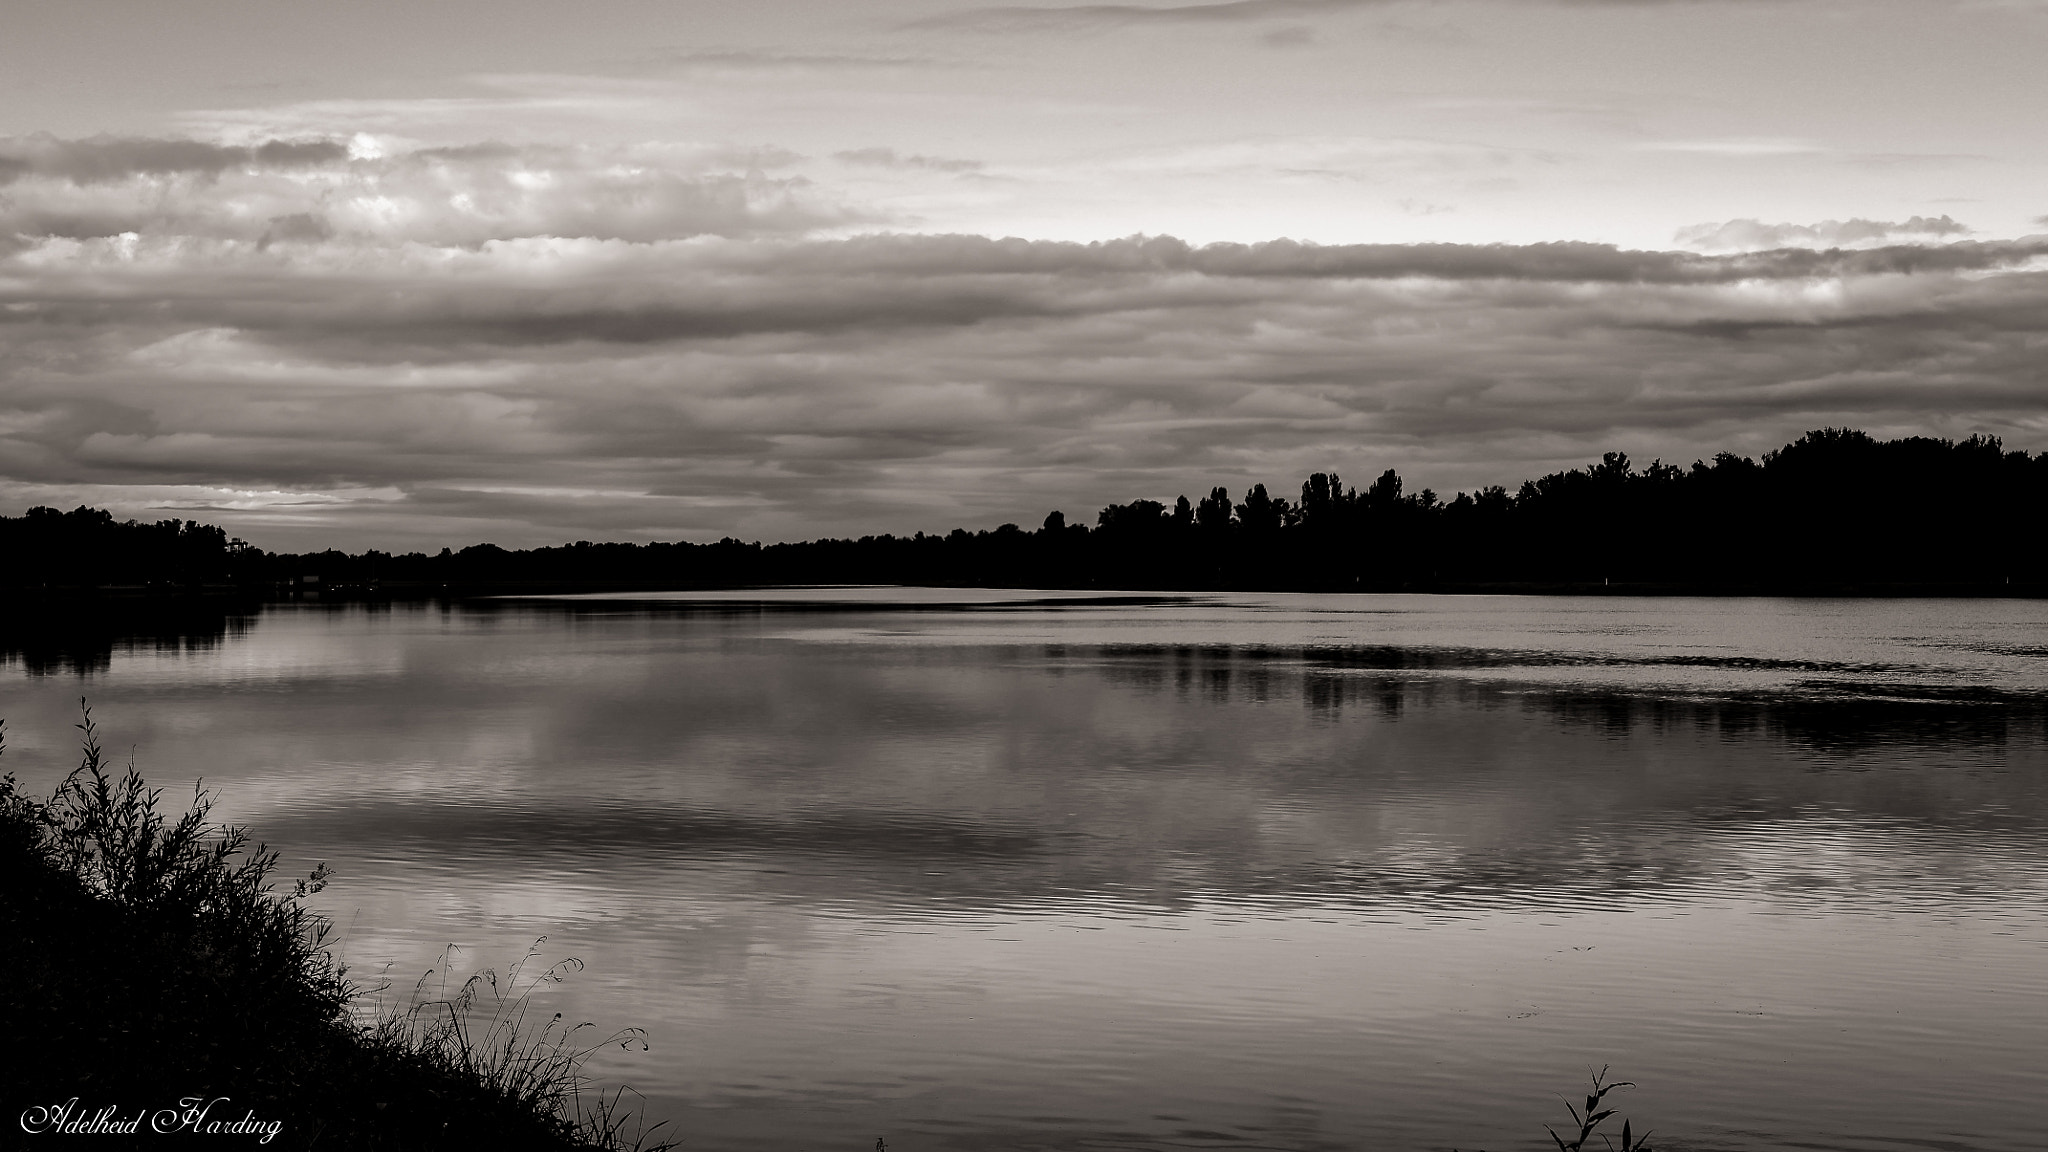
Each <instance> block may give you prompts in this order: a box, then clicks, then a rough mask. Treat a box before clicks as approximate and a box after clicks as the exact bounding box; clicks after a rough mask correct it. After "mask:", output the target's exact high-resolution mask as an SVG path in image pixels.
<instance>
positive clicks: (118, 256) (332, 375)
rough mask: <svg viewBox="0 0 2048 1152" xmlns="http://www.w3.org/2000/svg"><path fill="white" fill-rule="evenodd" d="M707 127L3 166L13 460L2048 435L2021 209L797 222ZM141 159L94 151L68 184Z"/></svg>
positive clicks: (1182, 480)
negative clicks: (1973, 224) (2007, 236)
mask: <svg viewBox="0 0 2048 1152" xmlns="http://www.w3.org/2000/svg"><path fill="white" fill-rule="evenodd" d="M723 162H724V161H722V160H720V159H718V158H716V157H710V156H709V154H708V153H704V152H690V153H683V152H664V153H651V152H650V153H639V154H633V155H623V154H619V155H615V154H611V153H586V152H581V151H577V150H573V149H569V150H564V149H554V150H546V149H530V148H523V147H513V146H492V147H488V148H478V149H470V150H445V149H444V150H437V151H435V152H433V153H427V154H398V155H393V156H389V157H375V158H371V157H359V158H357V159H355V160H350V161H348V162H347V163H346V164H340V165H336V166H335V171H334V172H333V173H324V170H323V173H324V174H323V178H321V179H306V178H303V175H302V177H301V178H299V179H294V180H276V179H272V178H269V177H265V176H263V175H261V174H260V173H259V174H255V175H251V174H248V173H239V174H238V173H237V172H236V171H235V170H232V169H223V170H222V174H221V175H220V176H219V177H218V178H217V179H216V178H209V180H208V181H207V182H205V183H203V184H200V183H191V184H177V185H176V186H175V187H171V188H169V189H168V190H165V189H162V188H159V189H157V190H156V194H155V196H154V199H153V200H152V201H151V203H150V210H149V211H147V212H141V211H140V210H139V209H138V210H137V215H136V217H135V218H136V219H137V220H138V221H139V222H140V223H141V225H142V226H141V227H139V228H131V229H125V230H123V231H121V232H118V233H112V234H109V233H100V234H71V235H61V234H55V233H54V230H52V229H48V228H46V227H44V228H43V230H42V231H40V232H39V231H38V228H39V227H42V226H43V225H44V224H45V223H46V217H47V214H48V213H49V211H50V208H51V205H53V204H58V203H62V204H66V205H68V206H70V207H71V208H72V210H73V211H74V212H80V213H83V212H84V211H85V210H86V209H89V208H92V207H93V203H91V202H89V201H90V199H91V198H90V197H88V196H73V197H71V198H69V199H64V200H38V199H37V196H38V195H39V190H42V189H43V188H44V187H45V185H47V184H48V183H49V180H50V178H47V177H43V176H36V177H33V178H30V179H25V180H19V181H17V182H16V184H15V185H14V186H13V190H11V191H10V193H9V197H8V199H7V200H6V201H5V202H4V206H0V235H6V234H19V233H27V234H28V235H26V237H25V238H22V239H18V240H16V241H15V245H16V246H15V247H14V248H13V249H12V250H11V251H7V252H5V253H4V254H0V497H4V498H6V499H7V500H8V501H9V502H11V503H17V504H26V503H36V502H41V503H63V502H67V501H69V502H72V503H76V502H83V501H88V500H90V501H93V502H100V503H109V504H114V505H115V506H116V507H117V508H120V509H121V510H122V511H123V512H124V513H125V514H144V515H146V514H149V509H152V508H166V507H176V508H180V509H194V508H201V509H211V510H212V512H211V513H210V514H209V516H208V518H211V519H215V520H219V521H224V522H226V523H228V524H229V525H230V526H231V527H232V528H233V529H234V530H235V531H237V532H239V533H240V534H243V535H245V536H249V537H251V538H253V539H257V540H258V541H259V542H267V543H269V545H270V546H282V545H284V544H293V545H301V544H303V545H322V546H324V545H325V544H326V543H330V542H337V541H339V542H343V543H348V544H350V545H351V546H361V545H362V544H368V543H376V544H380V545H386V546H388V545H392V544H407V543H411V544H419V545H432V546H436V547H438V546H439V544H440V543H454V544H460V543H463V542H464V541H466V540H474V539H481V538H489V539H494V540H496V541H498V542H500V543H504V544H516V543H535V542H547V541H553V540H559V539H574V538H577V537H586V538H590V537H597V536H613V537H636V538H647V537H661V538H673V537H676V536H685V535H686V536H692V537H705V536H710V537H715V536H719V535H725V534H734V535H743V536H748V537H769V538H777V537H781V538H788V537H803V536H813V535H818V534H821V533H827V532H833V533H845V532H855V533H858V532H869V531H909V530H914V529H926V530H935V529H943V528H949V527H951V526H953V525H956V524H970V525H994V524H997V523H1001V522H1003V521H1016V522H1020V523H1026V522H1035V521H1036V520H1037V519H1038V518H1039V517H1042V516H1043V515H1044V512H1045V510H1046V509H1048V508H1052V507H1064V508H1065V509H1066V510H1067V511H1068V513H1069V514H1070V515H1075V516H1080V517H1083V518H1086V517H1088V515H1089V513H1090V512H1091V510H1092V509H1093V508H1095V507H1099V506H1100V505H1101V504H1103V503H1107V502H1109V501H1111V500H1128V499H1132V498H1135V497H1139V496H1147V497H1152V498H1165V499H1171V498H1172V497H1173V496H1174V495H1177V494H1179V493H1182V492H1190V493H1197V494H1198V493H1200V492H1203V491H1206V490H1207V488H1208V487H1209V486H1210V485H1212V484H1219V483H1220V484H1227V485H1230V486H1231V487H1232V488H1233V489H1241V488H1243V487H1246V486H1248V485H1249V483H1251V482H1253V481H1258V482H1264V483H1268V484H1278V485H1281V486H1283V487H1284V486H1286V485H1288V484H1291V483H1293V482H1295V481H1297V480H1299V478H1300V477H1301V476H1302V475H1305V474H1306V473H1307V472H1309V471H1311V470H1324V469H1330V468H1336V469H1338V470H1339V471H1341V472H1343V473H1344V474H1346V475H1348V476H1353V477H1356V476H1362V475H1370V474H1373V473H1375V472H1376V471H1377V470H1378V469H1380V468H1384V467H1389V466H1396V467H1400V468H1401V469H1402V470H1403V472H1404V473H1405V474H1406V475H1408V476H1409V477H1410V478H1411V482H1413V483H1415V484H1416V485H1417V486H1420V485H1421V484H1424V483H1427V484H1431V485H1433V486H1435V487H1437V488H1438V489H1439V490H1449V489H1454V488H1456V487H1469V486H1474V485H1477V484H1481V483H1514V482H1517V481H1519V480H1520V479H1522V478H1523V477H1525V476H1527V475H1531V474H1534V473H1539V472H1542V471H1548V470H1550V469H1552V468H1555V467H1560V466H1568V465H1574V464H1578V463H1583V462H1584V461H1585V460H1587V459H1590V458H1593V457H1596V456H1597V455H1598V453H1599V452H1601V451H1603V450H1609V449H1614V448H1620V449H1623V450H1626V451H1629V452H1630V453H1631V454H1632V455H1634V456H1637V457H1638V458H1640V459H1643V460H1648V459H1650V458H1652V457H1655V456H1663V457H1665V458H1667V459H1672V458H1676V459H1679V460H1681V462H1684V461H1689V460H1690V459H1692V458H1693V457H1694V456H1696V455H1702V454H1710V453H1712V452H1713V451H1715V450H1718V449H1720V448H1724V447H1727V448H1735V449H1737V450H1740V451H1749V452H1756V451H1761V450H1763V449H1767V448H1770V447H1773V446H1775V445H1776V444H1778V443H1782V442H1783V440H1784V439H1786V438H1789V437H1791V436H1795V435H1797V434H1798V433H1799V432H1801V431H1803V430H1804V429H1806V428H1810V427H1817V426H1820V425H1824V424H1850V425H1857V426H1862V427H1866V428H1869V429H1870V430H1872V431H1874V432H1878V433H1890V434H1897V433H1902V432H1932V433H1936V434H1943V435H1966V434H1968V433H1970V432H1973V431H1986V432H1991V433H1995V434H1999V435H2003V436H2006V437H2007V438H2008V439H2009V440H2012V441H2013V442H2014V443H2015V445H2016V446H2025V447H2029V448H2048V443H2044V442H2042V441H2041V437H2042V434H2043V430H2044V429H2048V376H2044V372H2048V369H2044V367H2043V365H2042V362H2041V358H2040V356H2039V342H2040V338H2041V331H2042V323H2043V322H2042V319H2041V318H2042V317H2043V316H2044V315H2048V237H2037V238H2032V239H2028V240H2023V241H1990V240H1975V241H1960V242H1950V243H1916V244H1888V245H1883V246H1877V247H1866V248H1826V249H1821V248H1811V247H1781V248H1774V249H1771V250H1767V251H1756V252H1735V253H1730V254H1723V255H1712V254H1701V253H1697V252H1651V251H1630V250H1626V249H1620V248H1616V247H1613V246H1610V245H1601V244H1587V243H1550V244H1530V245H1450V244H1419V245H1386V244H1381V245H1315V244H1306V243H1299V242H1294V241H1285V240H1282V241H1272V242H1268V243H1261V244H1212V245H1204V246H1196V245H1191V244H1187V243H1184V242H1182V241H1180V240H1176V239H1173V238H1171V237H1131V238H1126V239H1120V240H1112V241H1104V242H1098V243H1086V244H1083V243H1063V242H1035V241H1025V240H1016V239H994V238H989V237H982V236H962V235H952V236H946V235H900V234H881V235H867V236H859V237H853V238H847V239H828V238H821V237H819V236H817V235H816V234H814V233H813V232H812V231H811V228H812V225H810V224H807V223H806V222H807V221H832V220H835V219H842V218H844V217H843V216H835V214H834V213H835V211H837V210H836V209H835V208H834V207H833V205H832V204H831V202H830V201H829V200H825V199H822V198H814V197H813V194H812V193H811V192H810V191H808V190H807V187H806V186H804V185H801V184H799V183H795V182H793V181H781V182H775V181H769V182H766V183H761V182H759V181H757V182H756V183H752V184H747V183H746V182H747V181H749V180H750V179H755V178H753V177H748V176H745V175H735V174H731V173H729V172H723V171H721V170H720V168H719V165H720V164H721V163H723ZM372 176H374V177H375V179H374V180H372V179H370V177H372ZM327 177H331V178H327ZM134 179H135V180H141V179H144V178H143V177H136V178H134ZM151 179H155V178H151ZM725 179H730V180H736V181H740V182H741V183H742V184H745V186H746V187H747V188H749V189H753V191H751V192H748V193H747V194H746V195H741V196H738V197H736V198H735V199H734V200H733V201H732V202H731V204H730V205H729V206H728V207H727V208H726V209H725V211H726V212H727V213H728V217H729V218H728V220H727V222H726V223H725V224H724V225H721V226H722V227H724V228H726V231H725V233H724V234H720V233H719V232H717V231H715V230H709V225H710V224H715V223H717V222H718V220H719V217H718V215H717V213H715V212H707V211H706V210H704V209H703V208H702V207H701V206H699V205H695V204H692V203H690V202H688V201H687V198H684V199H680V200H679V199H664V198H663V195H662V194H661V190H662V189H665V188H671V187H692V188H695V187H703V186H705V185H706V182H708V181H716V180H725ZM133 182H134V181H129V182H128V183H123V182H120V181H116V182H114V183H112V184H108V185H96V186H94V189H93V191H94V194H95V195H100V196H103V197H105V199H104V200H103V201H102V202H100V203H99V207H100V209H102V210H107V211H111V210H112V209H113V208H115V207H118V206H120V205H121V204H123V203H130V201H124V200H123V197H130V196H133V195H134V194H135V193H136V189H133V188H130V187H129V186H128V184H129V183H133ZM23 193H26V195H24V194H23ZM629 193H630V194H629ZM607 196H612V197H615V198H616V200H615V201H614V200H607V199H606V197H607ZM636 196H637V197H638V198H637V199H636V198H635V197H636ZM82 201H86V202H85V203H82ZM137 202H139V201H137ZM614 202H616V204H617V205H618V206H617V207H616V208H605V207H603V205H606V204H612V203H614ZM594 204H595V205H598V206H593V205H594ZM778 212H783V213H786V215H782V216H778V215H777V213H778ZM1852 223H1853V222H1852ZM1951 226H1953V227H1960V225H1954V223H1953V222H1952V221H1947V220H1946V218H1942V219H1940V220H1935V221H1927V220H1922V221H1919V222H1918V223H1917V224H1915V222H1912V221H1909V222H1907V225H1906V226H1894V225H1886V226H1884V228H1885V229H1886V231H1885V234H1886V235H1890V234H1892V233H1894V232H1899V231H1901V230H1904V231H1906V232H1908V233H1910V234H1913V235H1916V236H1920V237H1933V238H1939V237H1940V236H1941V235H1942V234H1943V230H1946V229H1949V228H1950V227H1951ZM1915 229H1917V231H1916V230H1915ZM124 502H125V503H124ZM187 514H189V513H187Z"/></svg>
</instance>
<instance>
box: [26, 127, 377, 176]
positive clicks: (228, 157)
mask: <svg viewBox="0 0 2048 1152" xmlns="http://www.w3.org/2000/svg"><path fill="white" fill-rule="evenodd" d="M347 158H348V148H347V146H346V145H343V144H339V143H336V142H335V141H332V140H270V141H266V142H264V143H262V144H257V145H253V146H249V147H230V146H224V145H219V144H207V143H202V142H200V141H197V140H163V139H151V138H146V137H118V136H94V137H92V138H90V139H86V140H60V139H57V138H56V137H54V136H49V135H45V134H38V135H34V136H26V137H15V138H12V139H0V185H5V184H11V183H13V182H15V181H18V180H21V179H24V178H27V177H30V176H44V177H50V178H53V179H58V180H65V181H69V182H71V183H73V184H110V183H114V182H117V181H121V180H126V179H129V178H130V177H134V176H167V175H186V174H195V173H196V174H199V175H206V176H216V175H219V174H220V173H222V172H225V171H227V170H228V169H230V168H251V167H253V168H269V169H291V168H309V167H315V166H319V165H323V164H334V163H338V162H340V161H342V160H346V159H347Z"/></svg>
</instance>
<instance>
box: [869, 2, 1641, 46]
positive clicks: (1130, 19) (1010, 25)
mask: <svg viewBox="0 0 2048 1152" xmlns="http://www.w3.org/2000/svg"><path fill="white" fill-rule="evenodd" d="M1403 2H1404V0H1221V2H1218V3H1207V4H1157V5H1153V4H1066V5H1051V6H1040V5H1028V4H1005V5H994V6H988V7H978V8H963V9H958V10H955V11H952V12H944V13H940V14H939V15H937V16H928V17H925V18H923V19H920V20H915V21H911V22H909V23H907V24H905V25H903V27H905V28H908V29H932V30H959V31H972V32H990V33H1016V32H1067V31H1087V30H1091V29H1106V28H1119V27H1145V26H1153V27H1156V26H1161V25H1173V24H1179V25H1204V24H1209V25H1214V24H1243V23H1251V22H1257V21H1266V20H1298V19H1304V18H1308V17H1314V16H1324V15H1333V14H1342V13H1345V12H1355V11H1359V10H1361V9H1375V8H1389V7H1393V6H1395V5H1397V4H1401V3H1403ZM1554 2H1556V3H1560V4H1567V3H1587V2H1592V3H1601V4H1610V5H1617V6H1629V5H1637V4H1663V3H1670V2H1672V0H1554ZM1289 42H1292V41H1291V40H1283V41H1282V43H1289Z"/></svg>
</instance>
